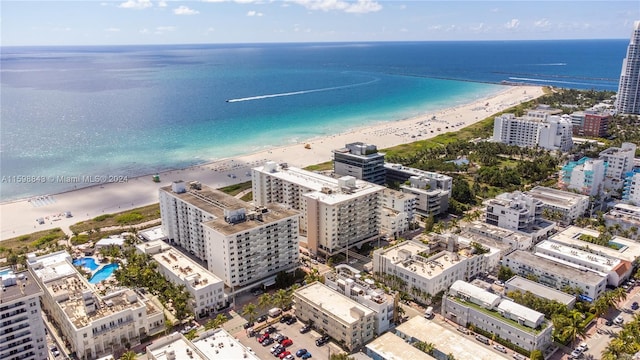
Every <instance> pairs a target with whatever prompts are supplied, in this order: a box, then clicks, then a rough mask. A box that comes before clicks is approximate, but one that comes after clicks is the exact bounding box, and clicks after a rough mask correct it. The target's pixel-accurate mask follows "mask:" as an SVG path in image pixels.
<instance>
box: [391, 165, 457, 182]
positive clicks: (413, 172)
mask: <svg viewBox="0 0 640 360" xmlns="http://www.w3.org/2000/svg"><path fill="white" fill-rule="evenodd" d="M384 167H385V169H389V170H396V171H402V172H404V173H406V174H411V175H414V176H424V177H427V178H429V179H436V180H451V179H452V178H451V176H449V175H445V174H440V173H437V172H433V171H425V170H420V169H416V168H412V167H408V166H404V165H401V164H394V163H385V164H384Z"/></svg>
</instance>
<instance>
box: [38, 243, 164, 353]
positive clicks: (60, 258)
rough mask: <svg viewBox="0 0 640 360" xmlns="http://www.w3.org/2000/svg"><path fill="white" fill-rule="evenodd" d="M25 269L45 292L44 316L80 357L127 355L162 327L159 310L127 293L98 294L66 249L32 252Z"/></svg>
mask: <svg viewBox="0 0 640 360" xmlns="http://www.w3.org/2000/svg"><path fill="white" fill-rule="evenodd" d="M27 265H28V266H29V270H30V271H31V272H32V274H33V275H34V278H35V279H36V281H37V282H38V283H39V284H40V287H42V288H43V289H44V295H43V297H42V303H43V307H44V310H45V312H47V314H48V315H49V316H50V319H52V322H53V323H54V324H55V325H56V327H57V329H58V330H59V331H60V332H61V333H62V340H63V341H64V342H65V343H66V344H67V347H68V348H69V349H70V351H71V352H72V355H75V356H77V357H78V358H79V359H96V358H100V357H103V356H107V355H111V354H113V353H115V352H124V351H127V350H129V349H130V348H131V347H132V346H135V345H138V344H139V343H140V341H141V340H142V339H144V338H145V337H147V336H151V335H155V334H157V333H160V332H162V331H164V329H165V327H164V314H163V312H162V310H161V309H160V308H158V307H156V305H154V304H153V303H152V302H151V301H149V300H147V299H146V298H144V297H143V296H142V295H141V294H139V293H137V292H135V291H134V290H130V289H119V290H115V291H112V292H109V293H107V294H106V295H100V294H99V293H98V292H97V290H96V289H95V288H94V286H93V285H91V284H89V282H88V281H87V279H86V278H85V277H84V276H83V275H81V274H80V273H79V272H78V270H76V268H75V267H74V266H73V265H72V262H71V256H70V255H69V254H68V253H67V252H65V251H60V252H57V253H53V254H48V255H43V256H40V257H36V256H35V255H34V254H30V255H29V256H28V258H27Z"/></svg>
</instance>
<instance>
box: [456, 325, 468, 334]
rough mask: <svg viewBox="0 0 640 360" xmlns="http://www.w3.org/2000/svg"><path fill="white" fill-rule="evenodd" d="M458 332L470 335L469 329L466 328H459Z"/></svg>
mask: <svg viewBox="0 0 640 360" xmlns="http://www.w3.org/2000/svg"><path fill="white" fill-rule="evenodd" d="M456 330H458V331H460V332H461V333H463V334H465V335H469V329H467V328H466V327H464V326H458V328H457V329H456Z"/></svg>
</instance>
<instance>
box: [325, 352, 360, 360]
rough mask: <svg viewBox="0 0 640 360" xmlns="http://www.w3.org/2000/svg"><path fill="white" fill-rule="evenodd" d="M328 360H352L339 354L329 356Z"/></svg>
mask: <svg viewBox="0 0 640 360" xmlns="http://www.w3.org/2000/svg"><path fill="white" fill-rule="evenodd" d="M329 359H330V360H354V359H353V357H351V356H349V354H345V353H340V354H331V356H330V357H329Z"/></svg>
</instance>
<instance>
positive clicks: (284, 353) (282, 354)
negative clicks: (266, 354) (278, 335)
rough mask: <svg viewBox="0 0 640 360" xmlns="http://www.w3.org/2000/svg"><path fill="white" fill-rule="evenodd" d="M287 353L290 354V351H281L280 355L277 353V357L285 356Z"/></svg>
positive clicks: (282, 357)
mask: <svg viewBox="0 0 640 360" xmlns="http://www.w3.org/2000/svg"><path fill="white" fill-rule="evenodd" d="M287 355H291V352H290V351H283V352H282V353H281V354H280V355H278V357H279V358H280V359H284V358H285V357H287Z"/></svg>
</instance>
